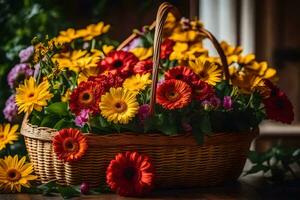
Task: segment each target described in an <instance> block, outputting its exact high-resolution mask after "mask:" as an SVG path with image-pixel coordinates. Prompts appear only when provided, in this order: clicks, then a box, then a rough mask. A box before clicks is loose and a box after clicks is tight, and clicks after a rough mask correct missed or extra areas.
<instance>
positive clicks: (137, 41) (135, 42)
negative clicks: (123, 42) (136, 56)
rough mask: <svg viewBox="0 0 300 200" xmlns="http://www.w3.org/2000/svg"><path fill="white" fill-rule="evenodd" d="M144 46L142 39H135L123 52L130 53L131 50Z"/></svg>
mask: <svg viewBox="0 0 300 200" xmlns="http://www.w3.org/2000/svg"><path fill="white" fill-rule="evenodd" d="M141 44H142V40H141V38H135V39H134V40H132V42H130V43H129V45H128V46H126V47H124V48H123V49H122V50H124V51H130V50H131V49H134V48H136V47H138V46H140V45H141Z"/></svg>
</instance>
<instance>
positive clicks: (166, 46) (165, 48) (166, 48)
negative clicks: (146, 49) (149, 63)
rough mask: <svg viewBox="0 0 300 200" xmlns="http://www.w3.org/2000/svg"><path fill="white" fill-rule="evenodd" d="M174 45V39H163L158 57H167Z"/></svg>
mask: <svg viewBox="0 0 300 200" xmlns="http://www.w3.org/2000/svg"><path fill="white" fill-rule="evenodd" d="M174 45H175V41H173V40H171V39H165V40H164V41H163V43H162V44H161V48H160V58H161V59H167V58H169V56H170V54H171V53H172V52H173V47H174Z"/></svg>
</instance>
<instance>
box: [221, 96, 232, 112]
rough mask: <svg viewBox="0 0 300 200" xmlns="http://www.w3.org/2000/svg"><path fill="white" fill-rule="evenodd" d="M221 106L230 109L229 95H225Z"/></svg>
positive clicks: (230, 100)
mask: <svg viewBox="0 0 300 200" xmlns="http://www.w3.org/2000/svg"><path fill="white" fill-rule="evenodd" d="M223 107H224V108H225V109H226V110H231V109H232V99H231V96H225V97H224V98H223Z"/></svg>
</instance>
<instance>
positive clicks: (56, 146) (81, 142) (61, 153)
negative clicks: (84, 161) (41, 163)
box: [52, 128, 88, 162]
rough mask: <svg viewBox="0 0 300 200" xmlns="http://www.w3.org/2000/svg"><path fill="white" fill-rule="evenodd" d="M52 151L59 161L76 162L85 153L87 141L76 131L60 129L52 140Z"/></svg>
mask: <svg viewBox="0 0 300 200" xmlns="http://www.w3.org/2000/svg"><path fill="white" fill-rule="evenodd" d="M52 144H53V150H54V152H55V153H56V155H57V156H58V158H59V159H60V160H64V161H65V162H71V161H77V160H79V159H80V158H81V157H82V156H83V155H84V154H85V152H86V150H87V148H88V145H87V139H86V137H85V136H84V135H82V134H81V132H80V131H79V130H77V129H72V128H69V129H62V130H60V131H59V132H58V133H57V134H56V135H55V136H54V137H53V139H52Z"/></svg>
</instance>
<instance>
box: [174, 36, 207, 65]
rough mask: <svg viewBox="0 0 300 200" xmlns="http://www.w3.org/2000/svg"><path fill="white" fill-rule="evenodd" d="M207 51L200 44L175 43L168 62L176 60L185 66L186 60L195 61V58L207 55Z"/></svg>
mask: <svg viewBox="0 0 300 200" xmlns="http://www.w3.org/2000/svg"><path fill="white" fill-rule="evenodd" d="M207 53H208V52H207V50H206V49H204V48H203V46H202V45H201V44H199V43H198V44H193V45H189V44H188V43H183V42H176V43H175V45H174V47H173V52H172V53H171V54H170V60H177V61H178V62H179V64H180V65H185V64H187V61H188V60H195V59H196V58H197V57H199V56H202V55H207Z"/></svg>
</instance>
